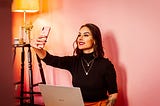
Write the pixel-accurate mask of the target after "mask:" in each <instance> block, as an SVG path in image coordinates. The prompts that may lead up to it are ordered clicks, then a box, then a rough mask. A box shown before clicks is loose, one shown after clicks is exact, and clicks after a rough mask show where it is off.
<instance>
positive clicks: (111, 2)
mask: <svg viewBox="0 0 160 106" xmlns="http://www.w3.org/2000/svg"><path fill="white" fill-rule="evenodd" d="M42 4H43V5H42ZM159 4H160V1H158V0H41V10H40V12H39V13H38V14H36V15H28V16H30V17H31V20H32V21H33V24H34V28H33V30H32V38H36V36H37V35H38V34H39V33H40V29H41V28H42V26H43V25H50V26H52V31H51V33H50V35H49V38H48V42H47V44H46V47H45V48H46V49H47V50H48V51H49V52H50V53H52V54H54V55H60V56H63V55H72V51H73V48H72V43H73V41H74V40H75V38H76V36H77V34H78V30H79V27H80V26H81V25H82V24H85V23H88V22H91V23H94V24H96V25H98V26H99V27H100V29H101V32H102V35H103V45H104V50H105V54H106V55H105V56H106V57H108V58H110V59H111V60H112V62H113V64H114V65H115V68H116V71H117V78H118V86H119V98H118V101H117V105H116V106H158V105H160V101H159V95H160V92H159V89H160V85H159V82H160V78H159V75H160V64H159V62H160V55H159V54H160V46H158V45H160V12H159V10H160V6H159ZM17 18H20V19H21V18H22V15H19V14H18V13H14V14H13V36H14V37H15V36H17V33H18V32H17V30H18V26H19V25H20V23H21V22H20V21H19V20H17ZM33 54H34V52H33ZM33 62H35V63H36V60H35V61H33ZM16 64H19V63H18V62H17V63H16ZM43 67H44V70H45V76H46V80H47V83H48V84H53V85H64V86H71V76H70V74H69V73H68V72H67V71H59V70H60V69H56V68H53V67H50V66H46V65H45V64H43ZM33 69H34V70H35V71H34V74H36V75H35V76H34V80H35V82H36V81H38V80H39V79H40V78H39V72H38V68H37V66H36V65H35V66H33ZM36 70H37V71H36ZM17 73H18V72H17ZM26 80H27V77H26ZM26 84H27V83H26Z"/></svg>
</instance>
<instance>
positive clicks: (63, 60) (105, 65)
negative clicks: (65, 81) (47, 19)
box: [31, 23, 118, 106]
mask: <svg viewBox="0 0 160 106" xmlns="http://www.w3.org/2000/svg"><path fill="white" fill-rule="evenodd" d="M46 39H47V38H46V37H43V36H40V37H38V39H37V40H35V41H32V42H31V46H32V47H33V48H34V50H35V52H36V53H37V55H38V56H39V57H40V58H41V59H42V60H43V61H44V62H45V63H46V64H47V65H50V66H53V67H57V68H61V69H66V70H68V71H69V72H70V73H71V75H72V84H73V86H74V87H80V89H81V92H82V96H83V100H84V104H85V106H114V104H115V101H116V99H117V95H118V90H117V82H116V72H115V69H114V66H113V64H112V63H111V61H109V59H107V58H104V51H103V47H102V39H101V32H100V30H99V28H98V27H97V26H96V25H94V24H91V23H88V24H85V25H82V26H81V27H80V30H79V34H78V36H77V39H76V41H75V42H74V43H76V45H77V47H76V48H75V50H74V55H73V56H63V57H60V56H54V55H51V54H49V53H48V52H47V51H46V50H44V49H43V48H40V47H44V45H45V43H46Z"/></svg>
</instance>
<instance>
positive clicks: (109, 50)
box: [103, 31, 128, 106]
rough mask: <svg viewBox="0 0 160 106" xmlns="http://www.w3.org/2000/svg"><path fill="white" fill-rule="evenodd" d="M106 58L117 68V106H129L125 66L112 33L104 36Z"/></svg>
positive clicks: (109, 32)
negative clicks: (120, 59)
mask: <svg viewBox="0 0 160 106" xmlns="http://www.w3.org/2000/svg"><path fill="white" fill-rule="evenodd" d="M103 47H104V52H105V57H107V58H109V59H110V60H111V61H112V63H113V64H114V66H115V69H116V73H117V83H118V90H119V91H118V92H119V93H118V99H117V102H116V106H128V99H127V76H126V69H125V66H124V65H123V64H122V63H121V62H120V61H119V52H118V45H117V42H116V39H115V36H114V33H113V32H112V31H108V32H106V33H105V35H104V36H103Z"/></svg>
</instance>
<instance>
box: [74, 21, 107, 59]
mask: <svg viewBox="0 0 160 106" xmlns="http://www.w3.org/2000/svg"><path fill="white" fill-rule="evenodd" d="M83 27H87V28H89V30H90V31H91V33H92V35H93V39H94V40H95V44H94V56H95V57H104V51H103V46H102V37H101V32H100V29H99V28H98V27H97V26H96V25H94V24H92V23H87V24H84V25H82V26H81V27H80V29H81V28H83ZM77 38H78V37H77ZM77 38H76V40H75V41H74V43H73V46H74V44H75V43H76V45H77ZM82 53H83V51H82V50H80V49H78V47H76V48H75V49H74V52H73V55H75V54H76V55H77V56H79V55H81V54H82Z"/></svg>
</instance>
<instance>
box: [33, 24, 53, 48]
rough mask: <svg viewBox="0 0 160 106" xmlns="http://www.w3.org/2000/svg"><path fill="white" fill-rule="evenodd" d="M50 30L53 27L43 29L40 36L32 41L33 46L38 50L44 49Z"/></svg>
mask: <svg viewBox="0 0 160 106" xmlns="http://www.w3.org/2000/svg"><path fill="white" fill-rule="evenodd" d="M50 29H51V27H48V26H45V27H43V28H42V31H41V34H40V36H39V37H38V38H37V39H34V40H32V41H31V46H32V47H34V48H37V49H42V48H44V46H45V44H46V42H47V38H48V35H49V32H50Z"/></svg>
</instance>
